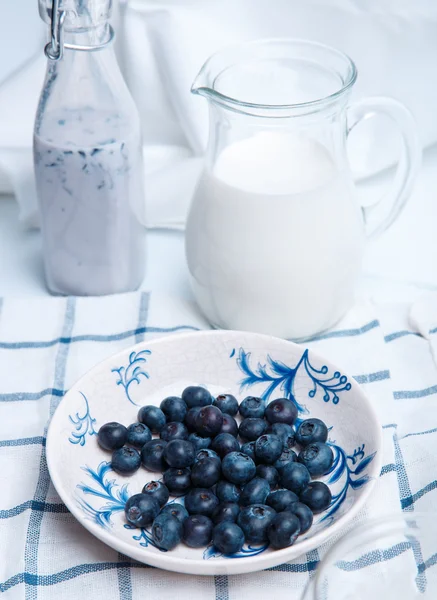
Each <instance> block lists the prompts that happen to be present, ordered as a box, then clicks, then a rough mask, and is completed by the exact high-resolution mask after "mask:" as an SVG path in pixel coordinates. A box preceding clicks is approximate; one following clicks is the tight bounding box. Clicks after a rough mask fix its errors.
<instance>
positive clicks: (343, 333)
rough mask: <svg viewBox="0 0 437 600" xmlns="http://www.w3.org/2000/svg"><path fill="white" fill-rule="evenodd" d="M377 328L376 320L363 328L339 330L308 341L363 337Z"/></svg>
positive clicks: (377, 322)
mask: <svg viewBox="0 0 437 600" xmlns="http://www.w3.org/2000/svg"><path fill="white" fill-rule="evenodd" d="M377 327H379V321H378V320H377V319H375V320H374V321H370V323H366V325H363V326H362V327H357V328H354V329H339V330H338V331H328V332H327V333H322V334H320V335H315V336H313V337H312V338H310V339H309V340H308V341H310V342H318V341H320V340H329V339H333V338H343V337H355V336H357V335H363V333H367V332H368V331H371V330H372V329H376V328H377Z"/></svg>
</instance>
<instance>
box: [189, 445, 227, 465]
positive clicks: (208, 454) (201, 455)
mask: <svg viewBox="0 0 437 600" xmlns="http://www.w3.org/2000/svg"><path fill="white" fill-rule="evenodd" d="M205 458H213V459H214V460H215V461H217V463H218V464H219V465H221V462H222V461H221V460H220V456H219V455H218V454H217V452H214V450H211V449H210V448H205V449H203V450H199V451H198V452H197V454H196V458H195V459H194V464H196V463H198V462H199V461H201V460H205Z"/></svg>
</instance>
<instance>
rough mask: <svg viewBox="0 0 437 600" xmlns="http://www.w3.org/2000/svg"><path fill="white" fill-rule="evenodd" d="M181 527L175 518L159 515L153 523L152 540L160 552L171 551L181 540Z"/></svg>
mask: <svg viewBox="0 0 437 600" xmlns="http://www.w3.org/2000/svg"><path fill="white" fill-rule="evenodd" d="M182 531H183V525H182V523H181V522H180V521H179V519H178V518H177V517H174V516H173V515H171V514H166V513H160V514H159V515H158V516H157V517H156V519H155V520H154V521H153V526H152V538H153V541H154V542H155V544H156V545H157V546H158V548H161V550H173V548H176V546H177V545H178V544H179V542H180V541H181V540H182Z"/></svg>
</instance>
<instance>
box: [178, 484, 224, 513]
mask: <svg viewBox="0 0 437 600" xmlns="http://www.w3.org/2000/svg"><path fill="white" fill-rule="evenodd" d="M218 505H219V499H218V498H217V496H216V495H215V494H214V493H213V492H212V491H211V490H207V489H205V488H192V489H191V490H190V491H189V492H188V494H187V495H186V496H185V508H186V509H187V510H188V512H189V513H190V515H206V516H207V517H210V516H211V515H212V513H213V512H214V510H215V509H216V508H217V506H218Z"/></svg>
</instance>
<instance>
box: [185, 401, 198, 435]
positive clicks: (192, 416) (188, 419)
mask: <svg viewBox="0 0 437 600" xmlns="http://www.w3.org/2000/svg"><path fill="white" fill-rule="evenodd" d="M201 408H202V407H201V406H195V407H194V408H190V410H189V411H188V412H187V414H186V415H185V425H186V426H187V429H188V431H196V417H197V415H198V414H199V412H200V409H201Z"/></svg>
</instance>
